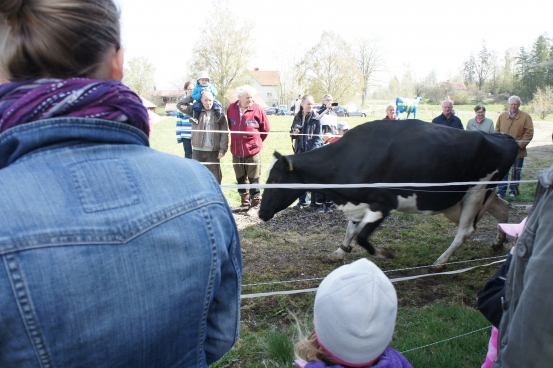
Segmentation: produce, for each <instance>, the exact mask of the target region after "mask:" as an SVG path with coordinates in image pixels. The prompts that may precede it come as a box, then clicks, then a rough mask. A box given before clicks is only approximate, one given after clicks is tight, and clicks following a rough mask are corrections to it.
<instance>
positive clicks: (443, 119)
mask: <svg viewBox="0 0 553 368" xmlns="http://www.w3.org/2000/svg"><path fill="white" fill-rule="evenodd" d="M432 124H440V125H445V126H448V127H451V128H458V129H465V128H464V127H463V123H461V119H459V118H458V117H457V116H455V115H454V114H453V101H451V100H445V101H444V102H442V113H441V114H440V115H439V116H437V117H435V118H434V119H433V120H432Z"/></svg>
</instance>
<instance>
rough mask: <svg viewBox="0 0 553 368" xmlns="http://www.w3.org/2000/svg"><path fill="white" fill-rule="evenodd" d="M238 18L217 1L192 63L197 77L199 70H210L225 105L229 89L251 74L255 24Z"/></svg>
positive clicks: (193, 52) (245, 79) (191, 66)
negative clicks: (249, 70) (252, 24)
mask: <svg viewBox="0 0 553 368" xmlns="http://www.w3.org/2000/svg"><path fill="white" fill-rule="evenodd" d="M238 19H239V18H238V16H237V15H236V14H234V13H233V12H232V10H231V9H230V7H229V6H228V5H224V4H217V6H216V7H215V12H214V13H211V12H208V15H207V16H206V20H205V27H204V28H203V29H202V32H201V36H200V38H199V39H198V41H197V42H196V44H195V45H194V48H193V49H192V59H191V61H190V63H189V70H191V71H192V73H193V76H194V80H195V77H196V73H198V72H199V71H202V70H206V71H207V72H208V73H209V77H210V82H211V83H212V84H213V85H214V86H215V88H217V90H218V95H217V99H218V100H219V101H220V102H221V103H222V104H223V106H225V107H226V106H228V105H229V102H228V101H227V100H226V99H225V95H226V93H227V91H228V90H230V89H233V88H235V87H238V86H239V85H241V84H244V83H246V82H248V81H249V79H250V78H251V76H250V73H249V72H248V65H249V62H250V59H251V57H252V56H253V48H252V47H251V41H252V40H251V34H252V26H251V24H249V23H247V22H243V23H242V24H239V22H238Z"/></svg>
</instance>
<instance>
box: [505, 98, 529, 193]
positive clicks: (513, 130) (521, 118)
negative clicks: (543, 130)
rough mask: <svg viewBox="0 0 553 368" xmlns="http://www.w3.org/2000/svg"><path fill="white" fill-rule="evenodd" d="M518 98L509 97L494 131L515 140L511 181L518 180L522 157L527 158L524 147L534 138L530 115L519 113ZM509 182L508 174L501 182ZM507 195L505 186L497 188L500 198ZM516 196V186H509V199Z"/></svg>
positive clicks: (522, 161)
mask: <svg viewBox="0 0 553 368" xmlns="http://www.w3.org/2000/svg"><path fill="white" fill-rule="evenodd" d="M519 107H520V98H519V97H518V96H511V97H509V111H508V112H504V113H503V114H501V115H499V117H498V118H497V123H496V124H495V131H496V132H498V133H505V134H509V135H510V136H512V137H513V138H515V139H516V140H517V143H518V146H519V149H518V155H517V159H516V161H515V163H516V170H515V172H514V173H513V176H512V180H513V181H519V180H520V172H521V171H522V164H523V163H524V157H526V156H527V153H526V146H527V145H528V143H530V141H531V140H532V138H533V137H534V124H533V123H532V118H531V117H530V115H528V114H527V113H525V112H524V111H520V110H519V109H518V108H519ZM511 170H512V169H511ZM508 180H509V173H507V174H506V175H505V177H504V178H503V180H502V181H508ZM506 193H507V184H499V185H498V188H497V195H498V196H499V197H500V198H503V197H505V194H506ZM517 194H518V184H513V183H512V182H511V183H510V185H509V197H511V199H516V196H517Z"/></svg>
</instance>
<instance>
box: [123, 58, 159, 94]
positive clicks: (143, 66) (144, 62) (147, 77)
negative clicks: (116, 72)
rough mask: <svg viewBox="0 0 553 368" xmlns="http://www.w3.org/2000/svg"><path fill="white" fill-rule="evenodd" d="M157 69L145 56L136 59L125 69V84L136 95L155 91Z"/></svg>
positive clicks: (131, 60) (130, 61)
mask: <svg viewBox="0 0 553 368" xmlns="http://www.w3.org/2000/svg"><path fill="white" fill-rule="evenodd" d="M155 71H156V68H155V67H154V64H152V63H150V62H149V61H148V59H147V58H146V57H145V56H140V57H134V58H132V59H130V60H129V62H128V63H127V67H126V68H124V77H123V83H125V84H126V85H127V86H129V88H130V89H132V90H133V91H135V92H136V93H138V94H139V95H140V94H143V93H145V92H147V91H151V90H153V89H154V86H155V82H154V73H155Z"/></svg>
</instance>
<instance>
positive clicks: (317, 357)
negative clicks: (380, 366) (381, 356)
mask: <svg viewBox="0 0 553 368" xmlns="http://www.w3.org/2000/svg"><path fill="white" fill-rule="evenodd" d="M294 355H295V356H296V358H298V359H302V360H304V361H306V362H324V363H326V364H340V365H342V366H343V367H347V365H344V363H340V362H338V361H336V360H335V359H333V358H332V357H331V356H330V355H328V354H327V353H326V352H325V351H324V350H323V349H321V346H320V345H319V342H318V341H317V336H316V335H315V331H313V332H311V334H310V335H309V336H307V337H306V338H304V339H303V340H301V341H300V342H298V343H297V344H296V345H295V346H294ZM369 367H372V364H371V365H367V366H365V367H361V368H369Z"/></svg>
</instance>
